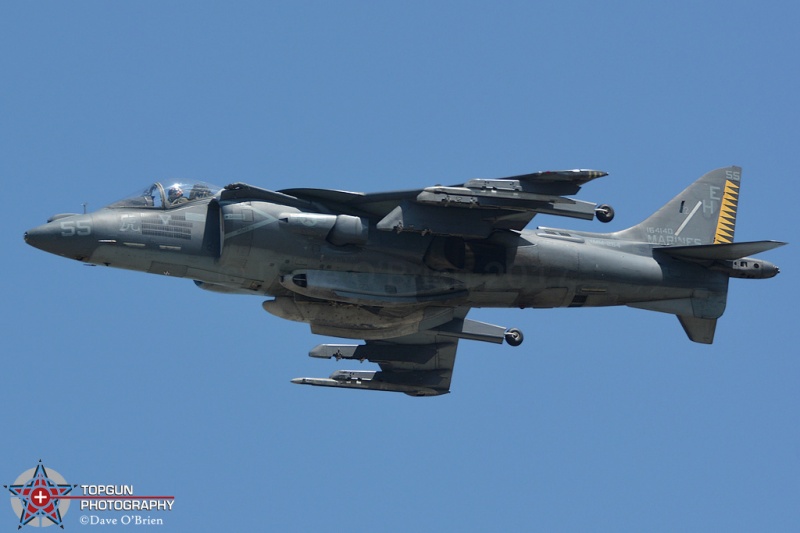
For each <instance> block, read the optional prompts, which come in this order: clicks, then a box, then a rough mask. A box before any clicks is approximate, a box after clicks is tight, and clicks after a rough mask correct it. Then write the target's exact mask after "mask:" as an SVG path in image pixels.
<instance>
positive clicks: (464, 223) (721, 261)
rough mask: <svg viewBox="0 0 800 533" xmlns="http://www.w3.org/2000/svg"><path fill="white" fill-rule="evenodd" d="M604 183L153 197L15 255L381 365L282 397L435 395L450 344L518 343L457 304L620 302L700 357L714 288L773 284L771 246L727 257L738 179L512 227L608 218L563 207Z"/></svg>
mask: <svg viewBox="0 0 800 533" xmlns="http://www.w3.org/2000/svg"><path fill="white" fill-rule="evenodd" d="M605 175H606V173H605V172H599V171H594V170H566V171H549V172H535V173H532V174H525V175H521V176H513V177H509V178H500V179H472V180H470V181H467V182H466V183H464V184H462V185H457V186H451V187H444V186H434V187H428V188H425V189H421V190H420V189H418V190H409V191H396V192H383V193H373V194H363V193H353V192H344V191H337V190H326V189H288V190H282V191H277V192H276V191H270V190H265V189H260V188H258V187H253V186H250V185H246V184H243V183H234V184H232V185H228V186H226V187H216V186H213V185H210V184H207V183H189V184H185V183H168V184H162V183H155V184H153V185H151V186H149V187H147V188H145V189H144V190H143V191H142V192H141V193H139V194H136V195H133V196H131V197H129V198H126V199H124V200H121V201H119V202H116V203H113V204H111V205H109V206H108V207H105V208H103V209H100V210H99V211H96V212H94V213H90V214H61V215H56V216H54V217H52V218H51V219H50V220H49V221H48V223H47V224H45V225H43V226H39V227H37V228H35V229H32V230H30V231H28V232H27V233H26V234H25V240H26V242H28V244H30V245H32V246H35V247H37V248H40V249H42V250H45V251H48V252H51V253H54V254H58V255H62V256H64V257H67V258H70V259H76V260H78V261H82V262H84V263H89V264H95V265H106V266H111V267H118V268H126V269H131V270H140V271H143V272H149V273H152V274H162V275H168V276H174V277H180V278H188V279H192V280H194V281H195V283H196V284H197V286H198V287H200V288H202V289H207V290H211V291H216V292H222V293H231V294H233V293H235V294H253V295H259V296H262V297H263V296H267V297H269V298H270V299H268V300H267V301H265V302H264V303H263V307H264V309H265V310H266V311H268V312H270V313H272V314H274V315H276V316H279V317H281V318H286V319H289V320H295V321H300V322H306V323H308V324H310V326H311V331H312V332H313V333H318V334H322V335H330V336H334V337H344V338H351V339H364V340H365V343H364V344H322V345H320V346H317V347H316V348H314V349H313V350H311V352H310V355H311V356H312V357H321V358H331V357H335V358H337V359H357V360H360V361H362V362H363V361H364V360H369V361H372V362H374V363H377V364H378V365H380V370H379V371H364V370H339V371H336V372H334V373H333V374H332V375H331V376H330V377H329V378H297V379H294V380H292V382H293V383H299V384H305V385H318V386H326V387H341V388H353V389H367V390H382V391H395V392H404V393H406V394H409V395H412V396H436V395H440V394H444V393H447V392H449V391H450V380H451V376H452V373H453V365H454V364H455V358H456V347H457V345H458V341H459V340H461V339H469V340H477V341H485V342H493V343H498V344H500V343H502V342H503V341H506V342H507V343H508V344H510V345H512V346H518V345H519V344H520V343H521V342H522V333H521V332H520V331H519V330H517V329H506V328H504V327H501V326H495V325H491V324H485V323H482V322H478V321H475V320H470V319H468V318H467V313H468V312H469V310H470V309H471V308H473V307H519V308H521V309H525V308H538V309H541V308H553V307H600V306H612V305H627V306H630V307H635V308H639V309H647V310H651V311H659V312H662V313H668V314H673V315H676V316H677V317H678V320H679V321H680V324H681V325H682V326H683V329H684V330H685V332H686V334H687V335H688V336H689V338H690V339H691V340H693V341H695V342H700V343H706V344H710V343H711V342H712V341H713V339H714V331H715V328H716V324H717V319H718V318H719V317H720V316H722V313H723V311H724V310H725V304H726V299H727V292H728V280H729V279H730V278H731V277H735V278H771V277H773V276H775V275H776V274H778V268H777V267H776V266H775V265H773V264H771V263H769V262H767V261H763V260H759V259H753V258H751V257H748V256H750V255H754V254H757V253H759V252H764V251H767V250H770V249H773V248H776V247H778V246H781V245H783V244H784V243H781V242H776V241H757V242H740V243H735V242H733V233H734V226H735V223H736V211H737V205H738V199H739V186H740V183H741V169H740V168H738V167H728V168H721V169H718V170H714V171H712V172H709V173H708V174H706V175H704V176H702V177H701V178H700V179H698V180H697V181H695V182H694V183H693V184H692V185H690V186H689V187H688V188H687V189H686V190H684V191H683V192H682V193H681V194H679V195H678V196H676V197H675V198H674V199H672V200H671V201H670V202H669V203H667V204H666V205H665V206H664V207H662V208H661V209H659V210H658V211H657V212H656V213H655V214H653V215H652V216H650V217H649V218H648V219H647V220H645V221H644V222H642V223H640V224H637V225H635V226H633V227H631V228H628V229H625V230H622V231H617V232H614V233H589V232H585V231H574V230H564V229H553V228H547V227H539V228H537V229H534V230H525V227H526V226H527V225H528V223H529V222H530V221H531V219H532V218H533V217H534V216H535V215H536V214H537V213H545V214H549V215H558V216H565V217H573V218H578V219H585V220H592V219H594V218H595V217H597V218H598V219H599V220H600V221H604V222H607V221H609V220H610V219H611V218H612V217H613V214H614V212H613V210H612V209H611V208H610V207H609V206H606V205H601V206H597V205H596V204H593V203H589V202H585V201H581V200H576V199H572V198H569V197H570V196H573V195H575V194H576V193H577V192H578V191H579V190H580V188H581V187H582V186H583V185H584V184H585V183H587V182H588V181H590V180H593V179H595V178H599V177H602V176H605Z"/></svg>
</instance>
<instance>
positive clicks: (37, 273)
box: [0, 1, 800, 531]
mask: <svg viewBox="0 0 800 533" xmlns="http://www.w3.org/2000/svg"><path fill="white" fill-rule="evenodd" d="M798 15H800V8H798V7H797V5H796V4H795V3H793V2H766V3H759V4H756V3H753V2H716V1H710V2H701V3H696V2H647V3H642V2H609V3H598V2H580V1H576V2H551V3H533V2H501V3H488V2H487V3H477V2H407V3H388V2H281V3H271V2H236V3H226V2H127V3H123V2H77V1H76V2H45V1H41V2H4V3H3V4H2V7H0V45H1V46H2V49H3V50H4V53H3V54H2V56H0V72H2V83H0V146H1V147H2V150H1V151H0V152H1V153H2V157H0V177H2V183H3V185H4V189H5V191H6V196H5V198H6V201H5V202H4V206H5V209H6V216H5V217H4V218H5V221H6V222H5V228H6V231H4V232H2V236H0V239H2V249H3V250H4V255H3V257H4V259H5V261H4V262H5V267H4V275H3V276H2V281H0V283H2V295H3V297H2V299H0V306H1V307H0V312H1V313H2V317H3V320H2V328H3V329H2V331H3V340H4V349H3V350H2V351H3V354H4V355H3V358H2V359H3V363H2V364H3V366H2V368H3V372H2V373H0V391H2V396H3V398H4V400H5V406H6V408H5V409H4V410H3V414H2V415H0V481H2V483H0V484H10V483H12V482H13V481H14V479H15V478H16V477H17V476H18V475H19V474H20V473H22V472H23V471H25V470H27V469H29V468H33V467H34V466H35V465H36V463H37V461H38V460H39V459H42V460H43V462H44V464H45V465H46V466H48V467H50V468H53V469H56V470H57V471H59V472H60V473H61V474H62V475H64V477H65V478H66V479H67V480H68V481H69V482H71V483H79V484H83V483H96V484H100V483H103V484H107V483H114V484H133V485H134V487H135V490H136V492H137V494H144V493H160V494H173V495H175V498H176V500H175V505H174V510H173V511H172V512H171V513H169V514H166V515H164V516H163V518H164V520H165V524H164V525H163V526H161V529H160V530H161V531H188V530H202V529H207V530H221V529H223V528H225V529H230V528H234V529H247V528H251V529H253V530H265V529H267V530H272V531H309V530H312V529H318V528H327V529H332V530H343V529H348V530H352V531H367V530H369V531H374V530H383V531H409V530H416V531H436V530H458V531H486V530H495V531H520V530H526V531H537V530H538V531H581V530H614V531H642V530H647V531H676V530H680V531H709V530H716V531H754V530H760V531H790V530H796V529H797V527H798V523H800V512H798V505H797V502H798V498H800V481H799V479H800V477H799V475H800V468H799V467H800V455H798V449H800V429H798V428H800V424H798V415H797V411H798V410H797V407H798V401H799V400H800V393H799V392H798V391H800V388H798V378H800V363H799V362H798V357H797V345H798V340H799V339H798V337H799V336H800V333H799V332H798V328H797V319H796V309H797V307H796V306H797V304H796V300H797V296H798V281H797V280H798V278H797V274H796V270H797V264H798V262H797V260H798V255H799V254H798V252H797V250H798V248H797V246H796V245H790V246H787V247H784V248H781V249H778V250H775V251H773V252H770V253H769V254H765V255H764V258H765V259H768V260H770V261H773V262H775V263H777V264H778V265H779V266H781V268H782V271H783V272H782V273H781V275H780V276H778V277H777V278H775V279H772V280H767V281H744V280H733V281H732V283H731V292H730V297H729V303H728V310H727V312H726V314H725V316H724V317H723V318H722V319H721V321H720V323H719V327H718V329H717V336H716V341H715V343H714V345H712V346H704V345H698V344H694V343H691V342H690V341H689V340H688V339H687V338H686V336H685V335H684V333H683V331H682V329H681V327H680V325H679V324H678V321H677V320H676V319H675V318H674V317H671V316H668V315H662V314H657V313H650V312H645V311H640V310H633V309H628V308H619V309H603V310H589V309H557V310H526V311H520V310H477V311H475V312H474V313H473V314H472V315H471V316H472V317H473V318H477V319H479V320H484V321H489V322H493V323H497V324H503V325H507V326H516V327H519V328H521V329H522V330H523V331H524V332H525V334H526V342H525V344H524V345H523V346H522V347H521V348H519V349H512V348H510V347H508V346H495V345H487V344H482V343H474V342H462V343H461V346H460V349H459V355H458V362H457V366H456V371H455V374H454V381H453V387H452V394H449V395H446V396H444V397H439V398H410V397H406V396H404V395H395V394H382V393H367V392H360V391H339V390H329V389H319V390H318V389H315V388H310V387H298V386H295V385H291V384H290V383H289V380H290V379H291V378H293V377H297V376H327V375H328V374H330V372H332V371H333V370H335V369H337V368H342V367H343V366H342V365H341V364H340V363H336V362H335V361H331V362H326V361H322V360H312V359H310V358H308V357H307V356H306V354H307V352H308V350H309V349H310V348H312V347H313V346H315V345H316V344H318V343H320V342H323V341H325V340H326V339H325V338H320V337H316V336H313V335H312V334H311V333H310V331H309V329H308V327H307V326H305V325H303V324H296V323H290V322H286V321H281V320H279V319H277V318H275V317H273V316H271V315H268V314H266V313H264V311H263V310H262V309H261V306H260V303H261V300H260V299H258V298H255V297H246V296H223V295H218V294H212V293H207V292H204V291H200V290H198V289H197V288H196V287H195V286H194V284H193V283H191V282H190V281H187V280H177V279H168V278H163V277H158V276H151V275H145V274H141V273H133V272H126V271H120V270H112V269H104V268H99V267H98V268H91V267H86V266H83V265H81V264H79V263H77V262H70V261H67V260H65V259H62V258H59V257H56V256H50V255H47V254H44V253H42V252H40V251H37V250H35V249H33V248H31V247H29V246H26V245H25V244H24V242H23V240H22V234H23V232H24V231H25V230H26V229H28V228H30V227H33V226H36V225H39V224H41V223H43V222H44V221H45V220H46V219H47V217H49V216H51V215H53V214H55V213H61V212H78V211H80V210H81V209H82V207H81V204H82V203H87V204H88V206H89V209H90V210H94V209H97V208H99V207H101V206H103V205H105V204H107V203H109V202H111V201H113V200H116V199H119V198H121V197H123V196H125V195H126V194H128V193H130V192H131V191H134V190H137V189H139V188H140V187H142V186H144V185H145V184H147V183H149V182H152V181H155V180H161V179H164V180H167V179H171V178H187V179H188V180H205V181H209V182H212V183H219V184H222V185H224V184H226V183H230V182H234V181H244V182H248V183H252V184H254V185H258V186H260V187H265V188H270V189H281V188H288V187H303V186H305V187H324V188H336V189H345V190H356V191H380V190H387V189H397V188H411V187H424V186H428V185H433V184H437V183H459V182H463V181H465V180H467V179H469V178H474V177H501V176H508V175H513V174H519V173H525V172H531V171H536V170H546V169H559V168H580V167H584V168H597V169H601V170H605V171H608V172H609V173H610V175H609V176H608V177H605V178H603V179H601V180H596V181H594V182H592V183H590V184H588V185H587V186H586V187H584V189H583V190H582V191H581V194H580V198H581V199H584V200H589V201H595V202H598V203H605V202H607V203H610V204H612V205H613V206H614V207H615V209H616V211H617V217H616V219H615V220H614V221H613V222H612V223H611V224H609V225H607V226H600V225H599V223H597V222H592V223H590V222H584V221H573V220H570V219H558V218H553V217H545V216H542V217H537V218H536V219H535V220H534V222H533V225H537V224H540V225H548V226H557V227H569V228H575V229H583V230H587V231H592V230H597V231H605V230H609V229H612V230H613V229H622V228H624V227H627V226H629V225H633V224H635V223H637V222H639V221H640V220H642V219H644V218H645V217H646V216H647V215H649V214H650V213H651V212H653V211H654V210H655V209H657V208H658V207H660V206H661V205H662V204H663V203H665V202H666V201H667V200H669V199H670V198H672V197H673V196H674V195H675V194H676V193H678V192H679V191H680V190H682V189H683V188H684V187H685V186H686V185H687V184H689V183H690V182H691V181H693V180H694V179H696V178H697V177H699V176H700V175H702V174H704V173H705V172H707V171H708V170H711V169H714V168H718V167H722V166H727V165H730V164H736V165H740V166H742V167H743V168H744V177H743V188H742V195H741V199H740V206H739V217H738V225H737V233H736V240H740V241H744V240H760V239H777V240H784V241H793V240H795V234H796V231H797V222H796V210H797V198H798V192H800V187H799V186H798V178H797V171H796V170H795V169H794V165H795V164H796V161H795V160H794V157H795V155H796V152H797V146H798V133H797V131H798V128H797V125H798V123H800V116H798V115H799V114H800V113H799V106H798V100H797V95H798V94H800V72H799V71H798V68H797V65H798V50H800V42H798V40H799V39H798V36H797V35H798V34H797V28H796V21H797V20H798ZM355 364H356V367H357V366H358V364H357V363H355ZM351 365H352V363H351ZM345 367H347V368H350V367H349V366H345ZM76 509H77V508H73V509H71V510H70V512H69V514H68V515H67V516H66V519H65V530H69V531H78V530H81V528H84V527H90V526H81V525H80V523H79V521H78V520H79V518H80V516H81V515H82V514H81V513H80V512H79V511H77V510H76ZM84 514H85V513H84ZM153 516H155V514H153ZM159 517H160V516H159ZM3 524H5V525H3ZM16 525H17V519H16V518H15V517H14V515H13V512H12V510H11V506H10V505H7V508H6V509H5V510H3V509H2V508H0V529H3V530H4V528H7V530H12V529H16ZM96 527H103V526H96Z"/></svg>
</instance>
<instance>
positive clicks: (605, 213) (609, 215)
mask: <svg viewBox="0 0 800 533" xmlns="http://www.w3.org/2000/svg"><path fill="white" fill-rule="evenodd" d="M594 214H595V216H596V217H597V220H599V221H600V222H611V221H612V220H614V208H613V207H611V206H610V205H608V204H603V205H600V206H598V207H597V209H595V210H594Z"/></svg>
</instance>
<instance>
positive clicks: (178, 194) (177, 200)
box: [167, 185, 189, 205]
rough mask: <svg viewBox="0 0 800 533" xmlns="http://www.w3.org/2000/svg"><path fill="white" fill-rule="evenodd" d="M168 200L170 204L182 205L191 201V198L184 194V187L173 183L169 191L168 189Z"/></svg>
mask: <svg viewBox="0 0 800 533" xmlns="http://www.w3.org/2000/svg"><path fill="white" fill-rule="evenodd" d="M167 200H168V201H169V205H180V204H182V203H185V202H188V201H189V199H188V198H186V197H185V196H184V195H183V189H181V188H180V187H178V186H177V185H173V186H172V187H170V188H169V191H167Z"/></svg>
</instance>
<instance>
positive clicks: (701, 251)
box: [656, 241, 786, 261]
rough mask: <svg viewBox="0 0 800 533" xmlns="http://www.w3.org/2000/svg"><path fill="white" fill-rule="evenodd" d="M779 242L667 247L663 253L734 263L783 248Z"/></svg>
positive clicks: (663, 248) (662, 250)
mask: <svg viewBox="0 0 800 533" xmlns="http://www.w3.org/2000/svg"><path fill="white" fill-rule="evenodd" d="M784 244H786V243H785V242H779V241H753V242H735V243H730V244H701V245H698V246H665V247H662V248H656V250H658V251H659V252H661V253H665V254H667V255H671V256H672V257H677V258H679V259H690V260H696V261H715V260H716V261H733V260H735V259H741V258H742V257H748V256H751V255H755V254H759V253H761V252H766V251H767V250H772V249H774V248H778V247H779V246H783V245H784Z"/></svg>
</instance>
